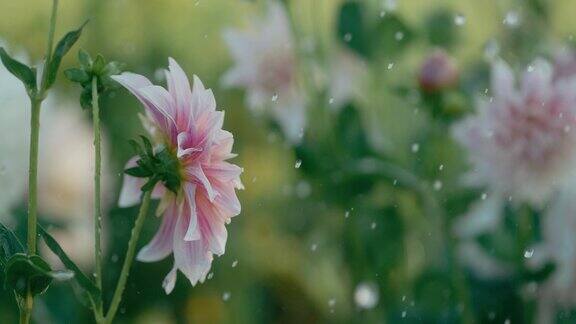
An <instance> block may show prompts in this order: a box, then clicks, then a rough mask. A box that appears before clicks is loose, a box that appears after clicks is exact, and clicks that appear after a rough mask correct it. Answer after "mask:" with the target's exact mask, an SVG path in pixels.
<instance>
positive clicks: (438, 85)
mask: <svg viewBox="0 0 576 324" xmlns="http://www.w3.org/2000/svg"><path fill="white" fill-rule="evenodd" d="M457 81H458V68H457V66H456V63H455V62H454V59H453V58H452V57H450V56H449V55H448V54H447V53H446V52H445V51H444V50H442V49H437V50H435V51H434V52H433V53H432V54H431V55H430V56H428V57H427V58H426V60H425V61H424V63H423V64H422V66H421V67H420V71H419V75H418V83H419V84H420V88H421V89H422V90H424V91H425V92H437V91H441V90H445V89H447V88H450V87H452V86H454V85H455V84H456V82H457Z"/></svg>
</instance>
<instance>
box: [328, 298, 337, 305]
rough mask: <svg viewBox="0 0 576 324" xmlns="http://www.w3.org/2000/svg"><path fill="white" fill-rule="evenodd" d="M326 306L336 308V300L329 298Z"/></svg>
mask: <svg viewBox="0 0 576 324" xmlns="http://www.w3.org/2000/svg"><path fill="white" fill-rule="evenodd" d="M328 306H330V307H334V306H336V298H330V300H328Z"/></svg>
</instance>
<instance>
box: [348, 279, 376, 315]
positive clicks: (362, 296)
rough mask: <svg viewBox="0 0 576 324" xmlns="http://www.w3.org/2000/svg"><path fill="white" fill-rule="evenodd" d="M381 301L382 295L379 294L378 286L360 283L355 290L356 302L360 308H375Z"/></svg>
mask: <svg viewBox="0 0 576 324" xmlns="http://www.w3.org/2000/svg"><path fill="white" fill-rule="evenodd" d="M379 299H380V294H379V292H378V286H377V285H376V284H374V283H371V282H363V283H360V284H359V285H358V286H356V289H355V290H354V302H355V303H356V306H358V307H359V308H364V309H371V308H374V307H375V306H376V305H377V304H378V300H379Z"/></svg>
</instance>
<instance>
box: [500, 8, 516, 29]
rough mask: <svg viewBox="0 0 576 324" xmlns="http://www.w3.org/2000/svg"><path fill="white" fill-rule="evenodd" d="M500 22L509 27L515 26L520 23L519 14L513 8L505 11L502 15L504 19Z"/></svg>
mask: <svg viewBox="0 0 576 324" xmlns="http://www.w3.org/2000/svg"><path fill="white" fill-rule="evenodd" d="M502 23H503V24H504V25H506V26H509V27H516V26H518V25H519V23H520V15H519V14H518V12H517V11H514V10H511V11H508V12H507V13H506V16H504V20H503V21H502Z"/></svg>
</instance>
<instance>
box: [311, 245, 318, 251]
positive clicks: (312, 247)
mask: <svg viewBox="0 0 576 324" xmlns="http://www.w3.org/2000/svg"><path fill="white" fill-rule="evenodd" d="M317 249H318V244H316V243H314V244H312V245H310V251H312V252H315V251H316V250H317Z"/></svg>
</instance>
